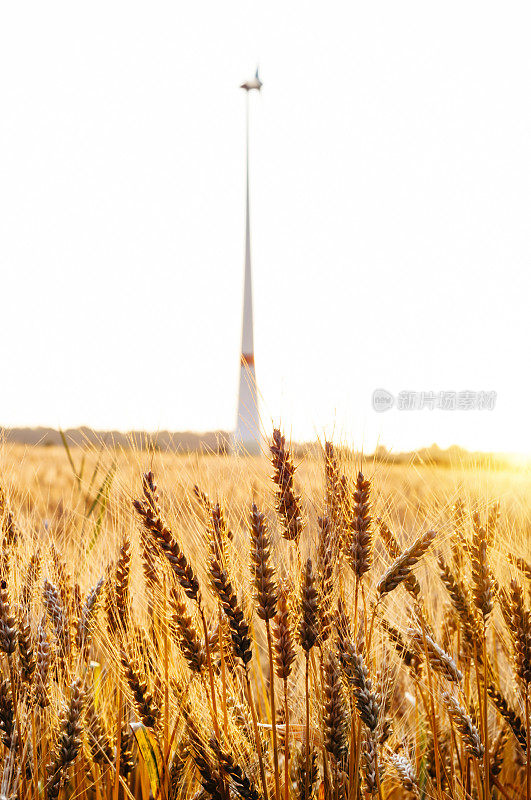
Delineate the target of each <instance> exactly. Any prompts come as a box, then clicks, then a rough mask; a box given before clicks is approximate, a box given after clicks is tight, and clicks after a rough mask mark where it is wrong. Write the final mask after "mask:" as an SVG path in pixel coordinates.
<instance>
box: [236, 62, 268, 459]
mask: <svg viewBox="0 0 531 800" xmlns="http://www.w3.org/2000/svg"><path fill="white" fill-rule="evenodd" d="M261 88H262V81H261V80H260V78H259V77H258V68H257V70H256V73H255V76H254V78H251V79H250V80H248V81H245V83H242V84H241V86H240V89H244V90H245V102H246V115H245V119H246V173H247V174H246V206H245V280H244V289H243V323H242V347H241V357H240V390H239V394H238V417H237V420H236V431H235V432H234V447H235V449H237V450H245V451H247V452H257V451H258V450H259V449H260V415H259V413H258V391H257V386H256V372H255V366H254V336H253V291H252V275H251V228H250V216H249V94H250V92H252V91H253V90H256V91H258V92H259V91H260V89H261Z"/></svg>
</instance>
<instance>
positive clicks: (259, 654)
mask: <svg viewBox="0 0 531 800" xmlns="http://www.w3.org/2000/svg"><path fill="white" fill-rule="evenodd" d="M273 445H274V447H273V451H272V453H271V454H266V455H264V456H263V457H257V458H243V457H236V456H220V455H201V454H189V455H176V454H172V453H161V452H154V453H149V452H146V451H142V450H124V451H112V450H109V449H102V450H97V449H96V448H90V449H87V450H82V449H80V448H73V449H71V450H66V449H65V448H62V447H61V448H60V447H40V448H39V447H35V448H26V447H22V446H20V445H7V444H6V445H4V446H3V447H2V448H1V449H0V482H1V485H2V487H3V495H2V497H3V500H2V501H1V506H2V508H1V516H0V521H1V525H2V528H1V530H2V536H3V549H2V581H3V582H2V585H1V587H0V653H1V659H2V677H1V683H0V737H1V739H2V742H3V745H2V747H3V754H2V758H3V760H2V771H1V785H0V793H1V794H2V795H3V796H5V797H15V796H17V797H20V798H26V797H27V798H30V797H34V798H37V797H42V798H54V797H58V796H61V797H64V798H67V797H68V798H70V797H72V798H73V797H78V796H79V797H84V798H102V800H103V798H105V799H106V798H113V800H117V798H126V797H127V798H130V797H135V798H146V800H147V798H149V797H150V796H154V797H159V796H160V798H161V799H164V800H170V798H171V800H173V799H174V798H180V797H182V798H192V797H194V798H197V800H203V798H204V799H205V800H208V799H209V798H212V800H232V798H240V800H258V798H264V800H269V798H271V800H313V798H315V800H317V799H318V800H324V798H326V800H347V798H348V800H357V798H364V797H369V796H375V797H378V798H379V800H387V799H388V798H389V799H390V798H402V797H404V798H407V797H420V798H431V797H435V798H439V800H442V799H443V798H449V799H450V800H453V799H454V798H455V800H464V798H472V797H477V798H481V800H487V798H490V797H498V798H501V797H508V798H526V800H529V798H530V795H531V772H530V771H529V769H528V766H527V763H526V751H527V750H528V749H529V736H530V724H529V714H530V702H529V683H530V682H531V613H530V610H529V609H530V591H529V590H530V586H531V552H530V545H529V532H530V525H531V492H530V488H531V471H530V469H529V467H528V466H525V465H519V466H518V465H516V464H515V466H514V467H513V468H512V469H509V468H504V469H486V468H485V469H479V468H475V469H471V468H465V467H463V468H455V467H454V468H451V469H450V468H447V467H440V466H433V465H431V466H430V465H418V464H410V465H395V464H386V463H385V462H382V461H372V460H370V459H368V460H366V461H365V462H364V463H361V462H360V458H359V456H356V455H353V454H351V453H349V452H348V451H346V450H345V449H343V448H337V449H335V450H333V449H332V448H329V449H328V450H327V455H325V453H324V449H323V452H321V453H317V452H312V453H308V455H306V456H300V457H299V456H298V455H297V457H296V458H294V457H293V456H292V454H291V452H290V448H289V443H286V442H284V441H283V440H282V437H280V436H279V435H278V436H277V438H276V440H275V442H274V443H273ZM269 455H271V458H272V460H273V463H272V461H271V458H269V457H268V456H269ZM360 470H361V472H362V473H363V474H360ZM147 471H152V473H153V476H154V477H151V476H148V477H147V478H144V479H143V475H144V473H146V472H147ZM194 487H198V488H197V489H194ZM134 501H135V502H136V509H135V508H134V507H133V502H134ZM253 503H254V504H255V507H254V510H253V508H252V506H253ZM528 562H529V563H528Z"/></svg>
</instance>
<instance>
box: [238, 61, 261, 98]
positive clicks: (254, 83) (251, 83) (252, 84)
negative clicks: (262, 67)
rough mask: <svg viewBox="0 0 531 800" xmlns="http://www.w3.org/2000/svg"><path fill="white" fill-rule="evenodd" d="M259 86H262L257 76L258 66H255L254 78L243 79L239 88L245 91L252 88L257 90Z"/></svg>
mask: <svg viewBox="0 0 531 800" xmlns="http://www.w3.org/2000/svg"><path fill="white" fill-rule="evenodd" d="M261 88H262V81H261V80H260V78H259V77H258V67H257V68H256V72H255V76H254V78H251V79H250V80H248V81H245V83H242V84H241V85H240V89H245V91H246V92H250V91H252V90H253V89H256V90H257V91H258V92H259V91H260V89H261Z"/></svg>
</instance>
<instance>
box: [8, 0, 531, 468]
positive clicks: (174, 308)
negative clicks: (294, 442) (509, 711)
mask: <svg viewBox="0 0 531 800" xmlns="http://www.w3.org/2000/svg"><path fill="white" fill-rule="evenodd" d="M530 23H531V10H530V8H529V4H528V3H525V2H511V3H504V4H500V3H492V2H490V3H489V2H481V3H480V2H466V3H463V2H462V0H461V2H445V3H438V4H435V3H431V2H426V0H419V1H418V2H408V0H400V2H396V0H379V2H377V3H374V2H365V3H356V4H353V3H350V2H344V3H337V2H328V3H326V4H325V3H315V2H313V3H312V2H304V3H303V2H290V3H285V2H268V3H260V4H258V3H256V2H249V0H246V2H229V3H219V2H208V3H206V2H196V3H175V2H154V3H142V4H139V3H134V2H127V3H117V2H108V0H106V2H91V3H87V4H81V3H76V2H74V3H73V2H72V1H71V0H69V1H68V2H64V3H58V2H53V1H52V2H46V3H42V2H28V3H4V4H3V5H2V9H1V11H0V76H1V77H0V265H1V266H0V269H1V296H2V301H1V306H0V348H1V357H2V362H3V369H2V375H3V379H2V392H1V394H0V424H6V425H14V424H19V425H36V424H45V425H54V426H56V425H62V426H64V427H66V426H69V425H78V424H88V425H91V426H94V427H117V428H120V429H128V428H131V427H135V428H140V427H144V428H149V429H157V428H170V429H173V430H185V429H191V430H194V429H195V430H211V429H214V428H225V429H231V428H232V427H233V426H234V420H235V413H236V391H237V383H238V369H239V366H238V355H239V354H238V350H239V340H240V324H241V322H240V315H241V297H242V283H243V245H244V205H243V204H244V152H243V147H244V100H245V98H244V93H243V92H242V91H240V90H239V89H238V85H239V83H240V82H241V81H242V80H244V79H245V78H247V77H249V75H252V74H253V72H254V67H255V63H256V62H257V61H259V63H260V68H261V77H262V79H263V81H264V88H263V92H262V94H261V96H256V95H255V96H253V98H252V99H253V107H252V150H253V152H252V174H251V179H252V237H253V269H254V296H255V344H256V363H257V373H258V380H259V385H260V390H261V393H262V395H263V404H262V413H263V416H264V419H265V421H266V423H267V422H268V421H271V419H274V420H275V421H276V420H279V419H281V420H282V423H283V425H284V427H285V429H286V430H288V431H290V432H292V433H293V435H294V436H295V437H309V436H313V435H314V434H319V435H320V434H322V433H323V431H324V430H326V431H327V432H329V433H330V432H331V431H332V430H333V429H334V428H335V431H336V432H337V433H338V434H340V436H342V437H349V438H352V439H353V440H354V442H355V444H357V445H358V446H364V447H365V449H371V448H372V447H373V446H374V445H375V444H376V443H377V442H378V441H380V442H382V443H384V444H385V445H387V446H388V447H390V448H392V449H394V450H399V449H401V448H406V447H412V446H416V445H423V444H430V443H431V442H433V441H437V442H438V443H439V444H440V445H441V446H448V445H449V444H452V443H459V444H462V445H465V446H467V447H470V448H481V449H498V450H515V451H524V452H531V426H530V425H529V414H530V410H529V407H530V399H531V380H530V377H529V368H530V364H529V361H530V359H529V345H530V333H529V328H530V325H529V319H530V310H529V298H530V290H531V279H530V255H531V253H530V250H531V246H530V238H529V220H530V218H531V217H530V215H531V180H530V179H531V158H530V147H531V103H530V96H531V93H530V89H531V49H530V48H529V30H530ZM376 387H384V388H386V389H388V390H390V391H392V392H394V393H397V392H398V391H400V390H403V389H411V390H417V391H422V390H456V391H459V390H463V389H471V390H476V391H479V390H495V391H497V392H498V401H497V406H496V410H495V411H492V412H489V411H483V412H458V411H454V412H442V411H433V412H430V411H426V410H425V411H423V412H410V413H406V412H404V411H397V410H392V411H389V412H387V413H386V414H380V415H378V414H376V413H374V412H373V410H372V408H371V394H372V391H373V389H375V388H376Z"/></svg>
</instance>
